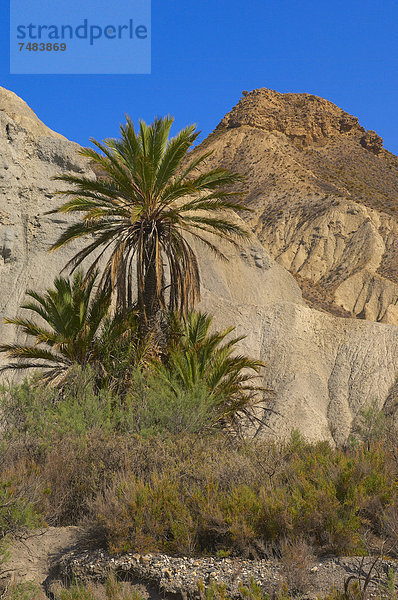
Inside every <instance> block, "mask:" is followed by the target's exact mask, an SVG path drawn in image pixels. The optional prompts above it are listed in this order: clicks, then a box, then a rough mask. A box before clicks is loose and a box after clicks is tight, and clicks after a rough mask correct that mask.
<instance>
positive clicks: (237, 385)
mask: <svg viewBox="0 0 398 600" xmlns="http://www.w3.org/2000/svg"><path fill="white" fill-rule="evenodd" d="M212 321H213V317H211V316H209V315H207V314H205V313H201V312H194V311H192V312H189V313H188V314H187V315H182V316H179V315H174V319H173V330H174V337H173V340H172V342H171V347H170V349H169V352H168V355H167V356H168V359H167V362H165V363H161V362H160V361H156V362H153V367H154V369H155V372H156V373H157V374H158V375H159V376H160V377H161V379H162V380H163V382H164V383H165V384H166V386H167V387H168V388H169V389H170V390H171V391H173V392H174V393H175V394H176V395H178V394H180V393H181V391H192V390H194V389H195V387H197V386H203V385H204V386H205V387H206V388H207V395H208V398H210V400H211V405H212V407H213V409H212V410H213V412H214V415H215V422H218V423H219V424H226V423H228V424H229V425H231V424H234V425H237V424H238V422H239V419H237V417H239V416H242V415H245V416H246V417H247V416H249V417H250V418H251V419H254V420H255V421H257V422H258V421H259V419H257V418H256V417H255V414H254V412H253V410H252V409H253V408H254V407H255V406H258V404H259V402H261V401H262V400H263V395H264V394H262V392H267V391H269V390H265V389H264V388H263V387H261V386H258V385H255V384H254V380H255V378H257V377H258V375H259V372H260V370H261V368H262V367H264V363H263V362H261V361H260V360H254V359H251V358H248V357H247V356H244V355H240V354H235V353H234V352H235V349H236V348H235V347H236V345H237V344H238V342H240V341H241V340H242V339H243V338H244V337H245V336H241V337H235V338H231V339H229V340H228V341H227V340H226V339H225V338H226V337H227V336H228V335H229V334H230V333H231V332H232V331H233V330H234V327H228V328H227V329H224V330H223V331H214V332H213V333H210V329H211V325H212ZM267 410H269V409H267Z"/></svg>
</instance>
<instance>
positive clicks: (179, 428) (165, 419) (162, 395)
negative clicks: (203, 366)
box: [126, 371, 218, 436]
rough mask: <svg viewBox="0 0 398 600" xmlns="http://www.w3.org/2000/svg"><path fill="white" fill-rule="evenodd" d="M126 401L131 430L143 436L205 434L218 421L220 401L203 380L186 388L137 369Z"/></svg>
mask: <svg viewBox="0 0 398 600" xmlns="http://www.w3.org/2000/svg"><path fill="white" fill-rule="evenodd" d="M126 401H127V402H128V403H129V406H130V412H129V415H130V417H131V420H130V423H129V426H130V429H131V431H133V432H135V433H139V434H141V435H146V436H147V435H153V434H157V433H163V434H164V433H166V434H171V435H175V434H181V433H182V434H185V433H201V432H204V431H206V430H208V429H209V428H211V427H213V426H214V424H215V423H216V422H217V420H218V411H217V401H216V399H215V398H214V397H213V396H212V395H211V394H209V392H208V389H207V386H206V385H205V384H204V383H203V382H201V381H199V382H197V383H195V384H194V385H192V387H191V388H189V389H184V388H183V387H181V386H179V385H178V382H177V381H176V382H175V385H174V386H173V387H171V386H170V385H168V384H166V383H165V381H164V380H163V379H162V378H161V377H160V376H159V375H157V374H155V373H149V374H147V375H144V374H143V373H140V372H139V371H135V373H134V376H133V377H132V380H131V391H130V394H129V396H128V397H127V400H126Z"/></svg>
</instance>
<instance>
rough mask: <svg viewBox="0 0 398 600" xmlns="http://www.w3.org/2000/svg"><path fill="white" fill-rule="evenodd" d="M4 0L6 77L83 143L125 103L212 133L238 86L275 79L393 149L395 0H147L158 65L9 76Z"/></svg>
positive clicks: (52, 122)
mask: <svg viewBox="0 0 398 600" xmlns="http://www.w3.org/2000/svg"><path fill="white" fill-rule="evenodd" d="M35 1H37V2H40V0H35ZM83 2H84V0H83ZM7 4H8V2H7V0H2V5H1V6H2V9H1V11H2V14H1V19H0V30H1V35H0V44H1V53H0V57H1V64H0V71H1V75H2V77H1V82H0V84H1V85H2V86H3V87H6V88H8V89H11V90H13V91H14V92H16V93H17V94H18V95H19V96H21V97H22V98H23V99H24V100H25V101H26V102H27V103H28V104H29V105H30V106H31V107H32V108H33V110H34V111H35V112H36V113H37V115H38V116H39V117H40V118H41V119H42V120H43V121H44V122H45V123H46V124H47V125H48V126H50V127H51V128H53V129H55V130H56V131H58V132H60V133H62V134H64V135H66V136H67V137H68V138H69V139H72V140H75V141H77V142H79V143H81V144H88V140H89V138H90V137H95V138H97V139H103V138H105V137H111V136H115V135H117V132H118V124H119V123H120V121H121V120H123V115H124V113H126V112H127V113H129V114H130V115H131V116H132V117H133V119H138V118H140V117H141V118H143V119H145V120H147V121H151V120H152V119H153V117H154V116H155V115H164V114H166V113H171V114H173V115H174V116H175V117H176V124H175V130H177V129H179V128H181V127H183V126H184V125H186V124H188V123H192V122H195V123H197V124H198V126H199V128H200V129H201V130H202V131H203V135H207V134H208V133H209V132H210V131H211V130H212V129H214V127H215V126H216V125H217V123H218V122H219V121H220V119H221V118H222V117H223V116H224V114H225V113H226V112H227V111H228V110H230V109H231V107H232V106H233V105H234V104H236V102H237V101H238V99H239V97H240V95H241V92H242V90H251V89H253V88H258V87H268V88H271V89H275V90H278V91H280V92H309V93H311V94H316V95H318V96H322V97H324V98H327V99H329V100H331V101H332V102H334V103H336V104H337V105H339V106H341V107H342V108H344V109H345V110H347V111H348V112H350V113H352V114H354V115H356V116H358V117H359V120H360V123H361V124H362V125H363V126H364V127H365V128H367V129H374V130H376V131H377V132H378V133H379V134H380V135H381V136H382V137H383V138H384V145H385V147H386V148H387V149H388V150H391V151H392V152H394V153H395V154H398V118H397V109H398V102H397V101H398V33H397V32H398V2H397V0H378V1H377V0H372V1H370V0H360V1H354V0H345V1H340V0H338V1H336V0H329V1H328V2H327V1H326V0H245V1H241V2H239V1H237V0H212V1H208V0H199V1H196V2H195V1H193V0H184V1H183V0H152V74H151V75H103V76H98V75H73V76H72V75H29V76H28V75H10V74H9V47H8V46H9V26H8V22H9V16H8V7H7V6H6V5H7ZM129 4H130V3H129V2H128V1H127V0H126V8H128V7H129ZM202 137H203V136H202Z"/></svg>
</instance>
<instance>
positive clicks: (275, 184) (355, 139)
mask: <svg viewBox="0 0 398 600" xmlns="http://www.w3.org/2000/svg"><path fill="white" fill-rule="evenodd" d="M203 146H204V147H206V149H209V150H214V156H213V157H212V159H211V161H212V162H213V163H214V164H220V163H221V164H223V165H224V166H226V167H229V168H231V169H233V170H238V171H240V172H242V173H245V174H246V175H247V177H248V181H247V192H248V197H247V201H248V203H249V205H250V206H251V207H252V208H253V209H254V212H253V213H252V215H251V216H250V218H249V223H250V225H251V227H252V229H253V230H254V231H255V232H256V234H257V236H258V238H259V240H260V241H261V242H262V243H263V245H264V247H265V248H266V249H267V250H268V252H269V253H270V254H271V256H273V257H274V258H275V259H276V260H277V262H278V263H279V264H281V265H282V266H284V267H285V268H286V269H288V270H289V271H290V272H291V273H292V274H293V275H294V276H295V277H296V279H297V281H298V282H299V284H300V286H301V288H302V291H303V294H304V297H305V299H306V300H307V301H308V303H309V305H310V306H313V307H316V308H318V309H321V310H326V311H328V312H332V313H333V314H338V315H344V314H345V315H347V316H353V317H358V318H362V319H368V320H372V321H381V322H384V323H393V324H398V223H397V218H396V217H397V214H398V213H397V211H398V158H397V157H396V156H394V155H392V154H391V153H390V152H388V151H387V150H385V149H383V140H382V139H381V138H380V137H379V136H378V135H377V134H376V133H375V132H374V131H368V132H366V131H365V130H364V128H363V127H361V126H360V125H359V123H358V120H357V119H356V118H355V117H352V116H351V115H349V114H347V113H346V112H344V111H343V110H341V109H340V108H338V107H337V106H335V105H334V104H332V103H331V102H328V101H327V100H324V99H323V98H317V97H316V96H311V95H309V94H279V93H277V92H274V91H272V90H266V89H259V90H254V91H253V92H250V93H247V92H246V93H244V96H243V98H242V99H241V100H240V102H239V103H238V104H237V105H236V106H235V107H234V108H233V109H232V110H231V112H229V113H228V114H227V115H226V116H225V117H224V118H223V119H222V121H221V122H220V124H219V125H218V127H217V128H216V129H215V131H214V132H213V134H211V135H210V136H209V137H208V139H207V140H205V142H204V143H203ZM245 218H246V217H245Z"/></svg>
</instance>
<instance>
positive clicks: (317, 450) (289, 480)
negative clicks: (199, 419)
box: [94, 439, 397, 556]
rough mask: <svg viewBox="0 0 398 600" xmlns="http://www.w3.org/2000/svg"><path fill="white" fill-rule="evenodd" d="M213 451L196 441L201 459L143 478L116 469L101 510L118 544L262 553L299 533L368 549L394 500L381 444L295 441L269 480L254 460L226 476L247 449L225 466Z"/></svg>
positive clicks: (321, 544)
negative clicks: (364, 538) (369, 537)
mask: <svg viewBox="0 0 398 600" xmlns="http://www.w3.org/2000/svg"><path fill="white" fill-rule="evenodd" d="M261 445H262V446H264V445H266V444H264V443H262V444H260V447H261ZM215 451H216V444H214V445H213V448H212V450H205V449H204V448H202V449H201V450H200V449H198V448H196V450H194V452H195V460H196V462H193V460H190V461H188V462H186V461H187V459H186V458H185V460H184V459H183V461H182V463H181V464H180V465H179V466H178V468H177V469H176V466H175V465H174V464H173V463H171V464H170V465H168V464H164V465H163V467H162V468H161V469H160V470H159V469H155V468H154V469H153V471H152V473H146V474H145V476H137V473H136V472H135V473H134V472H132V471H131V470H130V471H129V472H125V473H124V474H123V475H122V476H119V477H116V479H115V481H114V483H113V485H112V486H111V487H110V488H109V489H108V490H106V492H105V494H104V495H102V496H101V497H100V498H99V499H97V504H96V508H95V510H94V512H95V513H96V514H97V517H98V519H99V522H100V523H101V524H102V526H103V527H104V529H105V531H106V534H107V538H108V541H109V544H110V546H111V548H112V549H113V550H114V551H119V550H123V551H126V550H133V549H134V550H139V551H143V552H145V551H165V552H182V553H187V552H203V551H211V552H214V551H217V550H225V549H230V550H232V551H233V552H235V553H239V554H247V555H251V556H256V555H258V554H262V553H263V551H264V548H265V547H266V546H267V544H269V543H274V544H275V543H276V544H277V545H278V544H280V543H281V541H282V540H284V539H286V538H291V539H295V538H297V537H298V536H300V537H302V538H303V539H305V540H307V541H308V543H310V544H314V545H315V546H316V548H317V549H318V551H319V552H321V553H322V552H333V553H337V554H350V553H358V552H359V553H361V552H364V550H365V549H364V548H363V546H362V542H361V532H363V531H364V530H365V529H369V528H370V529H371V530H373V531H374V532H375V533H377V532H378V531H379V529H380V526H381V519H382V515H383V511H384V510H385V509H386V508H387V507H389V506H391V505H393V504H394V502H395V501H396V483H397V474H396V473H391V472H390V471H389V468H390V465H389V462H388V461H387V460H386V456H385V455H383V453H382V452H381V451H380V450H372V451H367V450H364V449H357V450H354V451H352V452H351V453H346V452H345V451H342V450H333V449H332V448H331V447H330V446H329V445H328V444H327V443H319V444H316V445H310V444H307V443H305V442H304V441H302V440H297V439H293V440H292V441H291V443H290V444H288V445H286V446H285V447H284V449H283V452H284V462H283V464H282V466H281V469H280V471H279V472H278V473H276V474H275V475H274V476H273V478H271V479H269V478H268V477H267V476H262V477H261V476H260V477H259V476H258V475H257V474H254V475H253V467H254V465H255V463H254V464H253V463H251V469H250V471H248V473H247V474H246V477H245V478H244V477H242V476H241V473H239V467H238V468H237V470H236V471H235V472H234V470H233V469H231V470H230V472H229V473H230V477H229V479H227V478H224V477H223V476H222V475H221V474H220V472H219V471H220V470H221V469H222V468H226V464H225V461H228V460H230V461H233V460H236V459H237V462H238V463H239V462H240V461H241V460H242V459H243V461H244V462H246V461H247V462H248V463H249V464H250V462H251V460H253V459H252V458H250V454H249V456H248V455H247V454H245V450H244V449H243V448H242V449H240V450H237V449H235V451H234V453H233V454H231V451H229V452H230V456H229V457H228V456H227V454H224V453H220V454H219V456H218V458H219V463H220V464H219V468H218V472H217V471H213V469H212V465H211V462H209V461H208V455H209V454H211V452H215ZM257 453H258V455H261V450H260V449H259V448H257ZM189 469H190V470H189ZM187 473H189V476H187V475H186V474H187ZM183 474H184V475H185V476H183Z"/></svg>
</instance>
